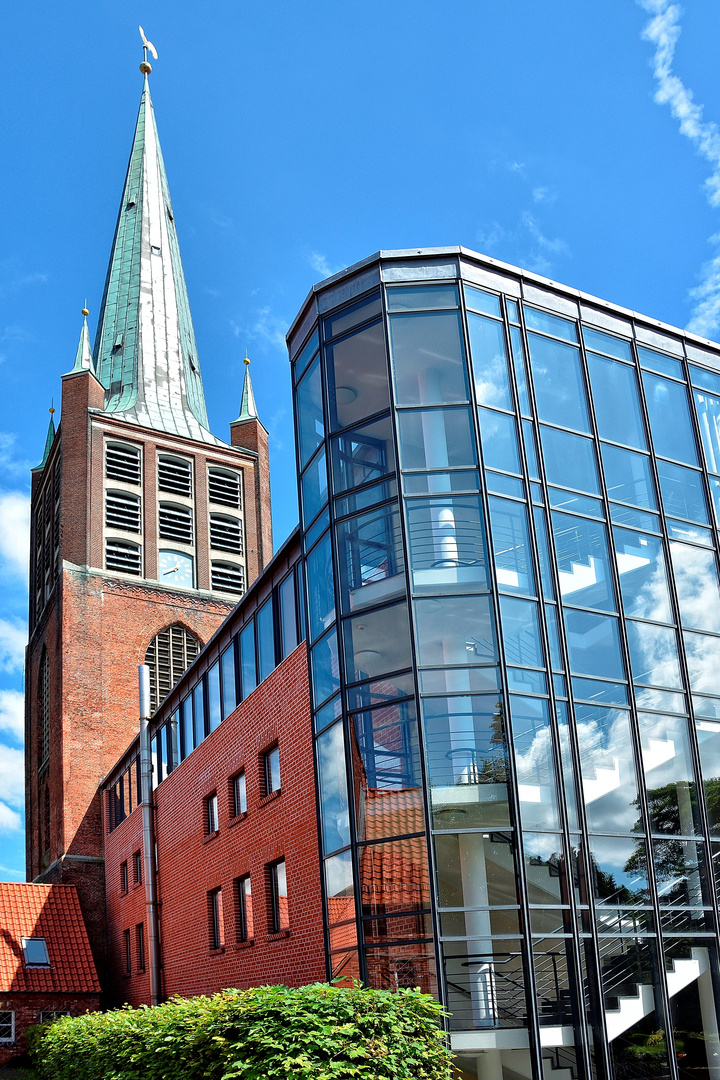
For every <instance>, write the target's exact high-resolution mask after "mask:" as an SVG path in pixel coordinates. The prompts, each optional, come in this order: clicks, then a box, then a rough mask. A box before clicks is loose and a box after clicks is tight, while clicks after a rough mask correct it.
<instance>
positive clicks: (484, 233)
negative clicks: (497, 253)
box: [477, 221, 507, 251]
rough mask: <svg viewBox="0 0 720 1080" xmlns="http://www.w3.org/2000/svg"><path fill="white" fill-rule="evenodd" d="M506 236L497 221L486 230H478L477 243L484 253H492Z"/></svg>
mask: <svg viewBox="0 0 720 1080" xmlns="http://www.w3.org/2000/svg"><path fill="white" fill-rule="evenodd" d="M506 236H507V233H506V232H505V229H503V227H502V225H501V224H500V223H499V222H497V221H493V222H491V223H490V224H489V225H488V226H487V227H486V228H480V229H478V231H477V238H478V241H479V242H480V244H482V246H483V247H484V248H485V250H486V251H492V249H493V248H496V247H497V246H498V244H500V243H502V241H503V240H505V238H506Z"/></svg>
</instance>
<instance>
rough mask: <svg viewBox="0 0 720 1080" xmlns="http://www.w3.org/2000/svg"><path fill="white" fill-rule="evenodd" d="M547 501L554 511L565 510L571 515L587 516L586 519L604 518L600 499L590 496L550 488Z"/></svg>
mask: <svg viewBox="0 0 720 1080" xmlns="http://www.w3.org/2000/svg"><path fill="white" fill-rule="evenodd" d="M548 501H549V503H550V505H551V506H552V507H554V509H556V510H567V511H568V512H569V513H571V514H587V516H588V517H595V518H604V517H605V510H604V508H603V504H602V502H601V501H600V499H593V498H592V497H591V496H590V495H578V493H577V492H576V491H563V489H562V488H556V487H550V488H548Z"/></svg>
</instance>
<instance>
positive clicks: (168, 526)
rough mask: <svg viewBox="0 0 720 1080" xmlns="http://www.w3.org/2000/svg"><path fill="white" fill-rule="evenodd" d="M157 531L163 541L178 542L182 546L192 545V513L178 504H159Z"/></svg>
mask: <svg viewBox="0 0 720 1080" xmlns="http://www.w3.org/2000/svg"><path fill="white" fill-rule="evenodd" d="M158 531H159V533H160V536H161V537H162V538H163V539H164V540H179V541H180V542H181V543H183V544H192V540H193V523H192V512H191V511H190V509H189V508H188V507H187V506H180V505H179V504H178V503H160V507H159V511H158Z"/></svg>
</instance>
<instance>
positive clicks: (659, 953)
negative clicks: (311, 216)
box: [289, 248, 720, 1080]
mask: <svg viewBox="0 0 720 1080" xmlns="http://www.w3.org/2000/svg"><path fill="white" fill-rule="evenodd" d="M289 346H290V357H291V365H292V374H293V386H294V399H295V418H296V431H297V455H298V472H299V477H300V480H299V488H300V506H301V511H300V512H301V529H302V534H303V544H304V557H305V574H306V598H307V639H308V649H309V657H310V668H311V680H312V687H311V693H312V702H313V722H314V730H315V750H316V752H315V765H316V772H317V783H318V800H319V818H320V825H321V848H322V858H323V867H324V875H323V890H324V907H325V920H326V945H327V956H328V974H329V977H332V978H334V977H342V976H355V977H358V978H361V979H363V980H365V981H367V982H368V983H370V984H371V985H375V986H385V987H391V988H392V987H398V986H415V985H419V986H420V987H421V988H422V989H424V990H427V991H430V992H432V993H435V994H437V995H438V996H439V997H440V999H441V1000H442V1001H443V1002H444V1003H445V1005H446V1007H447V1009H448V1010H449V1013H450V1017H449V1020H448V1026H449V1029H450V1032H451V1039H452V1045H453V1048H454V1050H455V1052H456V1054H457V1061H458V1065H459V1067H460V1068H461V1069H462V1072H463V1075H465V1076H468V1077H474V1076H481V1077H485V1078H486V1080H502V1078H503V1077H504V1080H518V1078H524V1077H528V1078H530V1077H533V1078H534V1080H540V1078H541V1077H544V1078H546V1080H547V1078H554V1080H576V1078H577V1080H579V1078H584V1077H590V1076H594V1075H597V1076H600V1077H613V1078H622V1080H625V1078H628V1077H635V1076H637V1077H656V1076H657V1077H670V1078H673V1080H678V1078H680V1077H685V1076H688V1077H689V1076H690V1075H692V1076H697V1077H703V1078H705V1077H707V1078H708V1080H709V1078H712V1080H718V1078H720V1041H719V1040H718V1019H717V1003H718V1002H719V1001H720V994H718V959H717V944H718V893H717V885H718V884H720V879H718V877H717V873H716V870H715V869H714V867H715V862H716V860H717V857H718V855H719V854H720V584H719V579H718V568H717V542H718V523H719V520H720V350H719V351H718V352H714V351H713V348H712V346H711V345H709V344H708V343H705V342H702V341H700V339H698V338H694V337H692V336H690V335H684V334H683V333H682V332H681V331H673V330H671V328H668V327H663V326H661V324H659V323H657V322H654V321H653V320H650V319H644V318H641V317H640V316H637V315H635V314H633V313H630V312H627V311H625V310H624V309H619V308H615V307H613V306H612V305H609V304H607V303H605V302H603V301H599V300H596V299H593V298H591V297H587V296H584V295H582V294H580V293H578V292H577V291H575V290H570V289H565V288H563V287H562V286H557V285H554V284H552V283H550V282H546V281H544V280H543V279H539V278H538V277H537V276H536V275H533V274H529V273H526V272H524V271H521V270H518V269H516V268H512V267H507V266H504V265H503V264H498V263H497V262H495V261H493V260H489V259H485V258H483V257H482V256H478V255H475V254H474V253H472V252H468V251H466V250H465V249H461V248H452V249H430V250H428V251H425V252H422V251H420V252H418V251H411V252H390V253H380V254H379V255H377V256H375V257H373V258H371V259H368V260H365V261H364V262H363V263H360V264H357V266H355V267H351V268H350V269H349V270H348V271H346V272H344V273H343V274H341V275H337V276H336V277H335V278H332V279H329V280H328V281H327V282H324V283H322V284H321V285H319V286H317V287H316V288H315V289H314V290H313V292H312V293H311V295H310V297H309V299H308V301H307V302H306V304H305V306H304V307H303V309H302V311H301V312H300V314H299V315H298V318H297V319H296V321H295V323H294V324H293V327H292V329H291V332H290V335H289Z"/></svg>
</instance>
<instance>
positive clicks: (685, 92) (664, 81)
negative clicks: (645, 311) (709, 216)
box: [638, 0, 720, 337]
mask: <svg viewBox="0 0 720 1080" xmlns="http://www.w3.org/2000/svg"><path fill="white" fill-rule="evenodd" d="M638 3H639V4H640V6H641V7H642V8H644V10H645V11H647V12H648V13H649V14H650V15H651V16H652V18H651V19H650V21H649V22H648V23H647V24H646V26H645V27H644V28H643V32H642V36H643V38H644V40H645V41H649V42H651V44H653V45H654V46H655V53H654V55H653V58H652V60H651V65H652V69H653V75H654V76H655V79H656V81H657V90H656V91H655V101H656V102H657V103H658V105H668V106H669V108H670V112H671V114H672V115H673V116H674V118H675V119H676V120H678V121H679V125H680V133H681V135H684V136H685V137H686V138H688V139H689V140H690V142H691V143H693V145H694V146H695V149H696V150H697V151H698V153H699V154H700V155H701V156H702V157H704V158H705V160H706V161H707V162H708V163H709V164H710V165H711V166H712V172H711V173H710V176H709V177H708V178H707V180H706V181H705V194H706V196H707V200H708V202H709V203H710V205H711V206H714V207H717V206H720V128H718V125H717V124H716V123H715V122H714V121H712V120H704V119H703V106H702V105H698V104H697V102H696V101H695V100H694V98H693V93H692V90H689V89H688V88H687V87H686V86H685V85H684V83H683V82H682V80H681V79H679V78H678V76H677V75H675V74H674V73H673V70H672V64H673V59H674V56H675V46H676V45H677V41H678V38H679V37H680V16H681V14H682V9H681V8H680V7H679V5H678V4H673V3H670V0H638ZM711 242H713V243H718V237H712V238H711ZM701 274H702V278H701V282H700V284H699V285H698V286H697V287H696V288H695V289H692V290H691V291H690V296H691V297H692V299H693V300H694V301H695V302H696V303H695V308H694V311H693V314H692V318H691V320H690V322H689V323H688V330H690V331H692V332H693V333H696V334H702V335H703V336H705V337H709V336H710V335H711V334H712V333H714V332H715V331H716V330H717V328H718V326H720V255H716V256H715V258H714V259H711V260H710V261H709V262H707V263H706V264H705V265H704V266H703V268H702V271H701Z"/></svg>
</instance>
